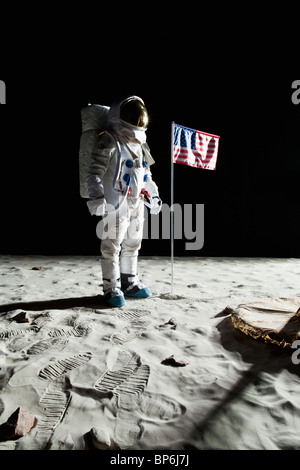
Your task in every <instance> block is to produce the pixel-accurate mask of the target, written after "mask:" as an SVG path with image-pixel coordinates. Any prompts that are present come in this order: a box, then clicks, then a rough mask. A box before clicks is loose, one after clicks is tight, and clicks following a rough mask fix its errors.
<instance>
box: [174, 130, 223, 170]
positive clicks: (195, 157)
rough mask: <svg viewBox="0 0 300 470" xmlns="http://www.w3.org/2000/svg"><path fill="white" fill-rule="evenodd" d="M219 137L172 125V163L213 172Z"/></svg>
mask: <svg viewBox="0 0 300 470" xmlns="http://www.w3.org/2000/svg"><path fill="white" fill-rule="evenodd" d="M219 138H220V136H218V135H214V134H208V133H207V132H201V131H196V130H194V129H189V128H188V127H183V126H179V125H178V124H175V125H174V156H173V162H174V163H181V164H182V165H188V166H192V167H195V168H203V169H205V170H215V169H216V164H217V157H218V149H219Z"/></svg>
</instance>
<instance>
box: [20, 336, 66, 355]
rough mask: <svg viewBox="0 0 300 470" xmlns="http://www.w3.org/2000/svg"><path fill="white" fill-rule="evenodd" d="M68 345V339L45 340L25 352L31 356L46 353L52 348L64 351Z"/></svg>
mask: <svg viewBox="0 0 300 470" xmlns="http://www.w3.org/2000/svg"><path fill="white" fill-rule="evenodd" d="M67 343H68V339H64V338H51V339H45V340H42V341H38V342H37V343H34V344H32V345H31V346H30V347H29V348H28V349H27V350H25V351H24V352H26V354H29V355H36V354H42V353H43V352H44V351H46V350H47V349H50V348H52V349H54V348H55V349H63V348H64V347H65V346H66V344H67Z"/></svg>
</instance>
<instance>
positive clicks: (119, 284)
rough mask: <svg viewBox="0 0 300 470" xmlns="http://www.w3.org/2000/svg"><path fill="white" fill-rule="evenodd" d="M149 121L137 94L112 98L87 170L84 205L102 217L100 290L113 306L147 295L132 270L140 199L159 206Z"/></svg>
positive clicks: (137, 244)
mask: <svg viewBox="0 0 300 470" xmlns="http://www.w3.org/2000/svg"><path fill="white" fill-rule="evenodd" d="M148 122H149V119H148V112H147V109H146V107H145V104H144V102H143V100H142V99H141V98H139V97H138V96H129V97H126V98H125V99H122V100H118V101H115V102H114V103H113V104H112V106H111V108H110V110H109V113H108V124H107V127H106V130H105V131H104V132H102V133H100V134H99V136H98V140H97V145H96V147H95V149H94V151H93V152H92V158H91V163H90V167H89V170H88V178H87V182H88V192H89V201H88V202H87V206H88V208H89V211H90V213H91V214H92V215H97V216H101V217H103V219H102V220H101V224H100V225H101V227H102V230H101V234H100V238H101V268H102V277H103V291H104V298H105V301H106V302H107V303H108V304H109V305H110V306H112V307H122V306H123V305H125V298H124V295H125V296H128V297H135V298H146V297H149V296H151V291H150V289H149V288H148V287H146V286H145V285H144V284H143V283H142V282H141V281H140V280H139V277H138V271H137V264H138V252H139V250H140V247H141V243H142V237H143V223H144V204H146V205H147V206H148V207H149V208H150V213H151V214H157V213H159V211H160V209H161V199H160V197H159V193H158V188H157V185H156V184H155V183H154V181H153V180H152V176H151V171H150V166H151V165H152V164H153V163H154V160H153V158H152V156H151V153H150V149H149V146H148V144H147V142H146V130H147V127H148ZM98 225H99V224H98ZM98 236H99V234H98Z"/></svg>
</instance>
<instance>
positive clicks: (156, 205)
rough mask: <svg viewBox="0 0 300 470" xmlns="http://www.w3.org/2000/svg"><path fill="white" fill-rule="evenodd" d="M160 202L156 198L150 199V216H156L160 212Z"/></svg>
mask: <svg viewBox="0 0 300 470" xmlns="http://www.w3.org/2000/svg"><path fill="white" fill-rule="evenodd" d="M161 205H162V201H161V199H160V198H159V197H158V196H154V197H152V198H151V206H150V214H158V213H159V212H160V210H161Z"/></svg>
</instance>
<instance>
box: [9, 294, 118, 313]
mask: <svg viewBox="0 0 300 470" xmlns="http://www.w3.org/2000/svg"><path fill="white" fill-rule="evenodd" d="M74 307H85V308H90V309H97V310H101V309H107V308H109V306H108V305H107V304H106V303H105V301H104V296H103V295H94V296H89V297H69V298H66V299H53V300H36V301H32V302H13V303H9V304H3V305H0V313H5V312H10V311H12V310H17V309H22V310H34V311H39V310H47V309H49V310H52V309H58V310H64V309H68V308H74Z"/></svg>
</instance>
